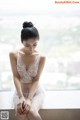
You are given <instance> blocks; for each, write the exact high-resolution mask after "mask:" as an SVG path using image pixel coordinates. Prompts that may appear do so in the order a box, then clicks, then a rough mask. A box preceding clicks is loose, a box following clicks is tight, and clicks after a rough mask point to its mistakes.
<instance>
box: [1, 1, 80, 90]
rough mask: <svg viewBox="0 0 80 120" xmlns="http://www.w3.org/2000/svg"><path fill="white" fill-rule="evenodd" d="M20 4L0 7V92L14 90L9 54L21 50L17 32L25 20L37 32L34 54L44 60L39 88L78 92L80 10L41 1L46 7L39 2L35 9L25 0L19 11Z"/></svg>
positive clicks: (79, 87) (12, 3)
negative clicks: (34, 27)
mask: <svg viewBox="0 0 80 120" xmlns="http://www.w3.org/2000/svg"><path fill="white" fill-rule="evenodd" d="M35 1H36V0H35ZM18 2H19V3H20V6H19V8H18V9H17V7H18V6H15V4H17V3H18ZM22 2H23V1H22V0H21V2H20V1H18V0H16V1H15V0H14V1H13V0H12V2H10V0H8V3H7V2H6V1H5V0H3V1H1V4H0V56H1V57H0V90H11V89H14V84H13V78H12V72H11V68H10V61H9V52H10V51H14V50H18V49H19V48H20V47H22V44H21V41H20V30H21V29H22V23H23V22H24V21H25V20H27V21H32V22H33V23H34V24H35V26H36V27H37V28H38V30H39V32H40V42H39V45H38V47H37V50H38V51H39V52H40V53H41V54H43V55H45V56H46V64H45V68H44V71H43V73H42V76H41V78H40V79H41V80H40V82H41V84H43V85H44V86H45V88H46V89H47V90H54V89H80V47H79V46H80V39H79V36H80V16H79V9H80V7H78V5H75V6H72V7H69V6H67V5H64V6H59V5H56V4H54V2H53V4H52V3H51V1H49V0H46V1H45V0H44V3H45V6H43V5H42V0H41V1H39V3H38V2H37V6H36V5H34V3H35V2H33V1H32V0H30V1H28V2H27V1H26V0H24V7H22ZM30 2H32V3H33V8H32V9H30ZM4 3H5V4H4ZM9 4H10V5H9ZM25 4H26V5H27V4H29V6H27V7H26V5H25ZM53 6H54V7H53ZM38 7H39V9H38ZM66 7H68V9H66ZM62 8H63V9H62ZM37 9H38V10H37ZM66 10H67V11H66ZM73 12H74V14H73ZM65 13H66V14H65Z"/></svg>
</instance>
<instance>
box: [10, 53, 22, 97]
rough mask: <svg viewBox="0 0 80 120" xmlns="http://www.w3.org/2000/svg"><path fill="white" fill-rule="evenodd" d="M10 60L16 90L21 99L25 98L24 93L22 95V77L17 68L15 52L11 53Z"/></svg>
mask: <svg viewBox="0 0 80 120" xmlns="http://www.w3.org/2000/svg"><path fill="white" fill-rule="evenodd" d="M9 58H10V64H11V69H12V73H13V80H14V84H15V87H16V90H17V92H18V95H19V98H23V93H22V89H21V84H20V76H19V74H18V72H17V66H16V64H17V59H16V54H15V53H14V52H10V53H9Z"/></svg>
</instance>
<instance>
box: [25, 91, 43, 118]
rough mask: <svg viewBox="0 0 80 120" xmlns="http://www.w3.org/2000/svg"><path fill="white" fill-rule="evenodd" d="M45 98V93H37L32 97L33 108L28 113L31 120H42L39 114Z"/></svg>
mask: <svg viewBox="0 0 80 120" xmlns="http://www.w3.org/2000/svg"><path fill="white" fill-rule="evenodd" d="M43 100H44V93H38V94H36V95H35V96H34V97H33V99H32V105H31V109H30V111H29V113H28V115H27V116H28V118H29V120H42V118H41V116H40V115H39V109H40V108H41V106H42V104H43Z"/></svg>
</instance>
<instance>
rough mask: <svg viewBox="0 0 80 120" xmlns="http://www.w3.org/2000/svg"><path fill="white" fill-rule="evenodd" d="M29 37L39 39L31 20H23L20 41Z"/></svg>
mask: <svg viewBox="0 0 80 120" xmlns="http://www.w3.org/2000/svg"><path fill="white" fill-rule="evenodd" d="M29 38H36V39H38V40H39V32H38V30H37V28H36V27H34V25H33V23H32V22H24V23H23V29H22V30H21V42H23V41H24V40H28V39H29Z"/></svg>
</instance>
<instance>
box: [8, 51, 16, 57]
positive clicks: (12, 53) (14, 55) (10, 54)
mask: <svg viewBox="0 0 80 120" xmlns="http://www.w3.org/2000/svg"><path fill="white" fill-rule="evenodd" d="M9 57H10V58H16V57H17V51H11V52H9Z"/></svg>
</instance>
